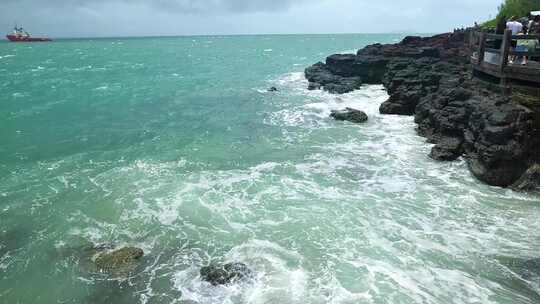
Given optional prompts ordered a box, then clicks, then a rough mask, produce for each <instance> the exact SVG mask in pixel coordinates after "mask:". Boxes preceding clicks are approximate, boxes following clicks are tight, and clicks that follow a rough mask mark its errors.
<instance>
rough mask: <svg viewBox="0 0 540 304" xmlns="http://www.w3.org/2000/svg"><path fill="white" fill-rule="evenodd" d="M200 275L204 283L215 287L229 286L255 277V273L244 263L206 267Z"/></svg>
mask: <svg viewBox="0 0 540 304" xmlns="http://www.w3.org/2000/svg"><path fill="white" fill-rule="evenodd" d="M200 274H201V278H202V279H203V280H204V281H207V282H209V283H210V284H212V285H214V286H217V285H227V284H231V283H233V282H235V281H239V280H244V279H248V278H251V277H253V272H252V271H251V270H250V269H249V268H248V267H247V265H245V264H243V263H229V264H225V265H210V266H206V267H203V268H201V271H200Z"/></svg>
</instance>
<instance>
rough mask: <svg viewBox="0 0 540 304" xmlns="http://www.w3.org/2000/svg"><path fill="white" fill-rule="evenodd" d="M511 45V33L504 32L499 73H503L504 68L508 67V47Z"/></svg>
mask: <svg viewBox="0 0 540 304" xmlns="http://www.w3.org/2000/svg"><path fill="white" fill-rule="evenodd" d="M511 45H512V31H511V30H506V31H504V37H503V41H502V45H501V62H500V63H501V64H500V69H501V73H502V72H504V68H506V66H507V65H508V54H509V53H510V46H511Z"/></svg>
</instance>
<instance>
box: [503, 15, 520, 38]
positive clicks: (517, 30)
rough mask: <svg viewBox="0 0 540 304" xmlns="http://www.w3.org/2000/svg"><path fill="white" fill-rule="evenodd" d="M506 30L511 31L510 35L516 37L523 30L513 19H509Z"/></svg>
mask: <svg viewBox="0 0 540 304" xmlns="http://www.w3.org/2000/svg"><path fill="white" fill-rule="evenodd" d="M506 29H509V30H512V35H517V34H519V33H520V32H521V31H522V30H523V24H521V22H518V21H516V18H515V17H512V18H510V21H508V22H507V23H506Z"/></svg>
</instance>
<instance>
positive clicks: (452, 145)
mask: <svg viewBox="0 0 540 304" xmlns="http://www.w3.org/2000/svg"><path fill="white" fill-rule="evenodd" d="M468 37H469V32H468V31H456V32H454V33H446V34H440V35H436V36H432V37H416V36H409V37H406V38H404V39H403V41H401V42H400V43H397V44H387V45H382V44H374V45H370V46H367V47H365V48H363V49H361V50H359V51H358V53H357V54H335V55H331V56H329V57H328V58H326V62H325V63H323V62H319V63H316V64H315V65H313V66H311V67H308V68H307V69H306V70H305V76H306V78H307V79H308V81H309V89H310V90H316V89H323V90H326V91H328V92H330V93H335V94H343V93H348V92H351V91H353V90H356V89H359V88H360V86H362V85H363V84H383V85H384V87H385V88H386V89H387V91H388V94H389V95H390V97H389V98H388V100H387V101H386V102H384V103H383V104H382V105H381V107H380V112H381V113H382V114H394V115H413V116H414V118H415V122H416V123H417V125H418V127H417V131H418V134H419V135H421V136H423V137H425V138H426V139H427V141H428V142H429V143H433V144H435V146H434V147H433V149H432V151H431V153H430V157H431V158H433V159H435V160H439V161H453V160H456V159H458V158H459V157H462V156H463V157H464V158H465V159H466V161H467V163H468V165H469V168H470V170H471V172H472V174H473V175H474V176H476V177H477V178H478V179H479V180H481V181H482V182H485V183H487V184H489V185H493V186H500V187H512V188H513V189H516V190H527V191H529V190H530V191H532V190H540V180H538V177H539V176H540V174H539V172H537V171H539V170H540V169H539V166H538V165H537V163H538V162H539V161H540V156H539V154H540V140H539V139H540V132H539V130H540V107H538V106H540V100H539V99H540V98H538V97H533V102H532V103H531V104H532V106H531V105H523V104H522V103H520V102H519V101H517V100H516V98H515V96H513V94H511V93H510V94H508V93H506V94H503V93H502V92H501V90H497V89H494V88H493V87H492V86H489V85H487V84H486V82H485V81H483V80H480V79H478V78H476V77H472V69H471V66H470V61H469V57H470V55H471V53H472V50H471V49H470V48H469V43H468V42H469V41H468Z"/></svg>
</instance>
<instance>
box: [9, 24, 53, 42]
mask: <svg viewBox="0 0 540 304" xmlns="http://www.w3.org/2000/svg"><path fill="white" fill-rule="evenodd" d="M6 37H7V39H8V40H9V41H11V42H47V41H52V40H51V39H50V38H46V37H32V36H30V34H29V33H28V32H27V31H25V30H24V29H23V28H22V27H17V26H15V28H14V29H13V33H11V34H8V35H7V36H6Z"/></svg>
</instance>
